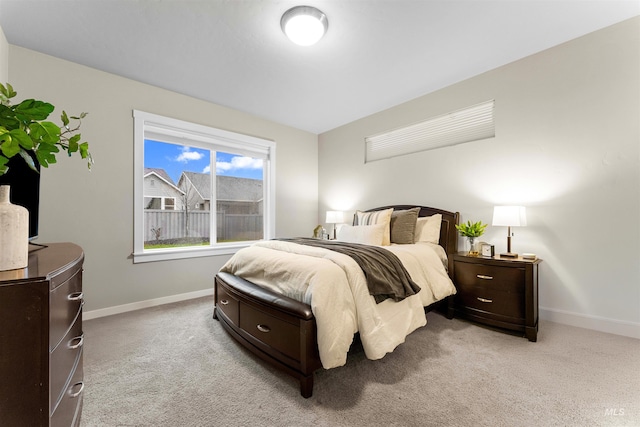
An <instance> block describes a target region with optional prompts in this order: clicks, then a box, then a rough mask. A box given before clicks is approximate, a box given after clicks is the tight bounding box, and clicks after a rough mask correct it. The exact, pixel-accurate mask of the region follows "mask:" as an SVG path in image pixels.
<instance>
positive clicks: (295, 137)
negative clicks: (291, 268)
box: [9, 45, 318, 311]
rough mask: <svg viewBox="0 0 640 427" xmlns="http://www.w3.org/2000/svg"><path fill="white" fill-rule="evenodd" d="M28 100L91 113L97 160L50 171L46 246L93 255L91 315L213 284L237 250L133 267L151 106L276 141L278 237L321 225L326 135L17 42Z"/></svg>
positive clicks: (45, 184) (14, 57)
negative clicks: (320, 170) (136, 198)
mask: <svg viewBox="0 0 640 427" xmlns="http://www.w3.org/2000/svg"><path fill="white" fill-rule="evenodd" d="M9 60H10V63H9V75H10V77H11V83H12V85H13V86H14V88H15V89H16V91H17V92H18V99H24V98H28V97H35V98H37V99H42V100H45V101H48V102H51V103H52V104H53V105H55V106H56V111H55V112H54V114H55V118H56V119H58V118H59V114H60V111H61V110H62V109H64V110H66V111H67V112H68V113H74V114H79V113H80V112H82V111H87V112H89V115H88V116H87V118H86V119H85V120H84V121H83V125H82V135H83V139H86V140H87V141H89V143H90V150H91V152H92V154H93V156H94V159H95V162H96V163H95V165H94V167H93V170H92V171H91V172H89V171H87V169H86V163H85V162H83V161H81V160H80V159H79V158H71V159H69V158H65V157H64V156H60V158H59V161H58V162H59V164H57V165H54V166H52V167H50V168H49V169H47V170H44V171H43V172H42V184H41V204H40V237H39V239H38V242H56V241H71V242H75V243H77V244H79V245H81V246H82V247H83V248H84V250H85V254H86V263H85V276H84V277H85V281H84V284H85V285H84V291H85V296H86V301H87V302H86V306H85V308H86V311H91V310H96V309H101V308H106V307H113V306H119V305H123V304H127V303H134V302H138V301H146V300H151V299H158V298H163V297H169V296H172V295H176V294H183V293H189V292H196V291H200V290H205V289H212V287H213V277H214V274H215V272H216V271H217V270H218V269H219V268H220V266H221V265H222V264H223V263H224V262H225V261H226V260H227V259H228V256H218V257H207V258H194V259H188V260H180V261H168V262H152V263H143V264H135V265H134V264H133V263H132V260H131V257H130V254H131V252H132V250H133V117H132V110H134V109H137V110H142V111H147V112H150V113H155V114H160V115H164V116H168V117H173V118H177V119H181V120H187V121H191V122H195V123H199V124H203V125H208V126H213V127H217V128H220V129H225V130H230V131H233V132H238V133H243V134H248V135H254V136H258V137H261V138H265V139H270V140H273V141H275V142H276V156H277V158H276V168H277V169H276V170H277V172H276V209H277V212H276V233H277V235H278V236H295V235H302V234H305V235H306V234H309V233H310V232H311V230H313V228H314V227H315V225H317V209H318V205H317V200H318V197H317V192H318V177H317V166H318V157H317V136H316V135H314V134H311V133H307V132H303V131H300V130H296V129H293V128H290V127H287V126H283V125H280V124H277V123H273V122H269V121H267V120H263V119H260V118H256V117H254V116H251V115H248V114H245V113H241V112H239V111H235V110H231V109H229V108H224V107H221V106H218V105H214V104H211V103H207V102H203V101H200V100H197V99H194V98H190V97H187V96H183V95H179V94H176V93H173V92H169V91H166V90H163V89H159V88H157V87H152V86H149V85H145V84H141V83H138V82H135V81H132V80H128V79H125V78H121V77H118V76H115V75H112V74H108V73H104V72H101V71H97V70H95V69H91V68H88V67H84V66H81V65H78V64H74V63H71V62H67V61H64V60H61V59H57V58H54V57H51V56H46V55H42V54H40V53H37V52H34V51H31V50H27V49H24V48H20V47H17V46H13V45H10V46H9Z"/></svg>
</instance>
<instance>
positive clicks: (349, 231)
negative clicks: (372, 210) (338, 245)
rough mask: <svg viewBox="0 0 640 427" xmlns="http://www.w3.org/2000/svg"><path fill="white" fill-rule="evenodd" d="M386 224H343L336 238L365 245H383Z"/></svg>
mask: <svg viewBox="0 0 640 427" xmlns="http://www.w3.org/2000/svg"><path fill="white" fill-rule="evenodd" d="M385 229H386V224H373V225H347V224H345V225H343V226H342V227H340V229H339V230H338V236H337V238H336V240H339V241H341V242H348V243H362V244H364V245H377V246H380V245H382V241H383V237H384V232H385Z"/></svg>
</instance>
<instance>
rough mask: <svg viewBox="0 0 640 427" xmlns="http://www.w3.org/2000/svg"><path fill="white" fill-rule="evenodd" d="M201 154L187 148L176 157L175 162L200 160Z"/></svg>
mask: <svg viewBox="0 0 640 427" xmlns="http://www.w3.org/2000/svg"><path fill="white" fill-rule="evenodd" d="M202 156H203V154H202V153H200V152H198V151H191V150H190V148H189V147H184V148H183V149H182V153H180V155H179V156H178V157H176V161H178V162H181V163H187V162H190V161H192V160H200V159H201V158H202Z"/></svg>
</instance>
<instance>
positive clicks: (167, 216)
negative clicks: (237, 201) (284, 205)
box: [144, 209, 264, 243]
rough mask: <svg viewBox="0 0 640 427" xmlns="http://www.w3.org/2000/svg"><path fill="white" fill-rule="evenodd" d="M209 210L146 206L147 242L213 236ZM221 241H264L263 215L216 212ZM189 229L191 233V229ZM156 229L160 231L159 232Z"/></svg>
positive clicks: (218, 235) (145, 237)
mask: <svg viewBox="0 0 640 427" xmlns="http://www.w3.org/2000/svg"><path fill="white" fill-rule="evenodd" d="M209 213H210V212H209V211H190V212H189V216H188V222H187V216H186V213H185V212H184V211H169V210H161V209H145V211H144V227H145V232H144V241H145V243H154V242H157V241H166V240H175V239H185V238H193V239H198V238H203V239H208V238H209V235H210V232H209V231H210V227H209V223H210V221H209ZM216 225H217V227H216V229H217V237H218V241H219V242H222V241H243V240H260V239H262V238H263V235H264V234H263V228H262V215H241V214H233V215H231V214H225V213H224V212H218V213H217V215H216ZM187 228H188V232H187ZM154 230H159V231H158V233H157V234H156V233H155V232H154Z"/></svg>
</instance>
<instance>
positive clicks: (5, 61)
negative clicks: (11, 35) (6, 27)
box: [0, 27, 9, 84]
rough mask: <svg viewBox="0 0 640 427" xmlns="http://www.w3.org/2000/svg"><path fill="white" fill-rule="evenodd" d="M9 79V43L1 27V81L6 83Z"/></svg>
mask: <svg viewBox="0 0 640 427" xmlns="http://www.w3.org/2000/svg"><path fill="white" fill-rule="evenodd" d="M8 80H9V43H7V38H6V37H5V36H4V31H2V28H1V27H0V83H2V84H5V83H7V81H8Z"/></svg>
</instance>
